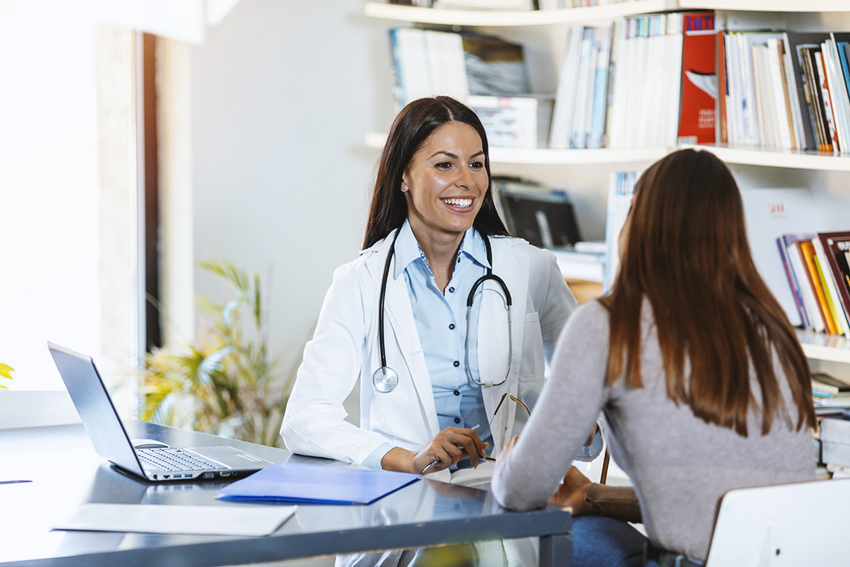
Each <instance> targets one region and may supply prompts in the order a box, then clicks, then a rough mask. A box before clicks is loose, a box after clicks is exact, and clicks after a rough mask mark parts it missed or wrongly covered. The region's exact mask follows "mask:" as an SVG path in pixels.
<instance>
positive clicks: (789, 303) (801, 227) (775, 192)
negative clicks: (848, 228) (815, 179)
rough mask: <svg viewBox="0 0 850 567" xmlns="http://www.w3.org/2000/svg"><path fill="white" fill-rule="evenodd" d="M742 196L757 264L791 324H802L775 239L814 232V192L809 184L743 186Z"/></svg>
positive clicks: (748, 234)
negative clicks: (804, 186) (794, 186)
mask: <svg viewBox="0 0 850 567" xmlns="http://www.w3.org/2000/svg"><path fill="white" fill-rule="evenodd" d="M741 198H742V200H743V203H744V216H745V218H746V224H747V239H748V240H749V242H750V248H751V249H752V252H753V260H754V261H755V264H756V268H757V269H758V271H759V273H760V274H761V276H762V278H763V279H764V281H765V283H766V284H767V285H768V287H769V288H770V291H771V292H772V293H773V295H774V297H775V298H776V300H777V301H778V302H779V304H780V305H781V306H782V309H783V310H784V311H785V314H786V315H787V317H788V320H789V321H790V322H791V324H792V325H794V326H800V325H801V324H802V320H801V318H800V313H799V311H798V309H797V304H796V302H795V299H794V297H793V295H792V292H791V288H790V286H789V285H788V277H787V275H786V272H785V266H784V265H783V263H782V257H781V255H779V254H777V253H776V240H777V238H780V237H781V236H782V235H785V234H803V233H815V230H813V229H814V227H815V226H817V225H816V220H815V216H814V202H813V200H812V194H811V192H810V191H809V190H808V189H806V188H784V187H778V188H772V187H771V188H759V189H742V190H741Z"/></svg>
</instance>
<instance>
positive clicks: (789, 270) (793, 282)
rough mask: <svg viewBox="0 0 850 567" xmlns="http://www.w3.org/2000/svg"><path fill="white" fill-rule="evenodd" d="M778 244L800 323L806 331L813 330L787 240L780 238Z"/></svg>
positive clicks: (777, 240)
mask: <svg viewBox="0 0 850 567" xmlns="http://www.w3.org/2000/svg"><path fill="white" fill-rule="evenodd" d="M776 244H777V246H779V256H780V257H781V258H782V266H783V267H784V268H785V276H786V277H787V278H788V285H790V286H791V295H793V296H794V304H795V305H796V306H797V311H798V312H799V313H800V321H801V324H802V326H803V328H804V329H809V328H811V323H810V321H809V318H808V315H807V314H806V307H805V304H804V303H803V296H802V294H801V293H800V286H799V284H798V283H797V278H796V277H795V275H794V269H793V266H791V259H790V258H789V257H788V249H787V247H786V246H785V239H784V238H782V237H779V238H777V239H776Z"/></svg>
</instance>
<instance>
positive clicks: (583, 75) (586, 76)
mask: <svg viewBox="0 0 850 567" xmlns="http://www.w3.org/2000/svg"><path fill="white" fill-rule="evenodd" d="M592 73H593V28H584V32H583V34H582V40H581V60H580V62H579V70H578V81H577V82H576V86H575V89H576V102H575V107H574V109H573V120H572V129H571V132H570V147H571V148H577V149H581V148H584V147H585V138H586V131H585V130H584V124H585V113H586V112H587V100H588V99H589V98H590V96H589V92H588V91H589V90H590V88H591V76H592Z"/></svg>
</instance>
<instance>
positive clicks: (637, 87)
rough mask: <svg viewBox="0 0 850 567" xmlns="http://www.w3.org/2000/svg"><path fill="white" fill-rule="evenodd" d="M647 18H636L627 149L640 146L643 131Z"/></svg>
mask: <svg viewBox="0 0 850 567" xmlns="http://www.w3.org/2000/svg"><path fill="white" fill-rule="evenodd" d="M645 27H646V18H635V39H634V45H633V49H634V50H635V67H634V72H633V73H632V76H631V89H630V90H631V95H630V96H629V103H630V104H629V108H628V115H627V116H626V147H629V148H633V147H635V146H637V145H638V140H639V136H640V132H641V130H643V128H642V127H643V117H644V114H643V110H644V102H643V99H644V89H645V86H646V41H647V38H646V31H645Z"/></svg>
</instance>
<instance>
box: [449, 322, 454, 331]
mask: <svg viewBox="0 0 850 567" xmlns="http://www.w3.org/2000/svg"><path fill="white" fill-rule="evenodd" d="M454 330H455V324H454V323H451V324H450V325H449V331H454Z"/></svg>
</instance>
